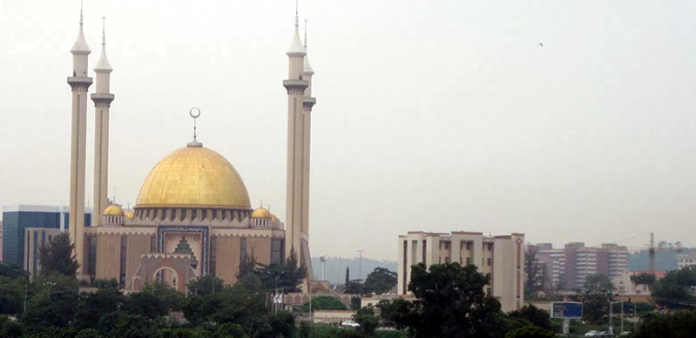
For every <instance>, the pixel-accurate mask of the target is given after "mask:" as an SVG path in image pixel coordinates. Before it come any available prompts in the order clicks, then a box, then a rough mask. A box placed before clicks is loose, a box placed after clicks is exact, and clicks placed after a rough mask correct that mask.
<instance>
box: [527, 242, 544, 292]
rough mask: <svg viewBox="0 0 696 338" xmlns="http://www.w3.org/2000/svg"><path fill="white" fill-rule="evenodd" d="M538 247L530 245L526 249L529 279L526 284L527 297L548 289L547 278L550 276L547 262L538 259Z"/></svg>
mask: <svg viewBox="0 0 696 338" xmlns="http://www.w3.org/2000/svg"><path fill="white" fill-rule="evenodd" d="M537 252H538V248H537V247H536V246H532V245H528V246H527V250H525V251H524V272H525V274H526V275H527V281H526V282H525V284H524V294H525V298H527V297H531V296H532V295H535V294H536V293H537V292H539V291H544V290H546V279H547V278H548V275H547V271H546V264H543V263H541V262H539V260H538V259H537Z"/></svg>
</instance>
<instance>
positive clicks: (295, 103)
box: [283, 0, 313, 279]
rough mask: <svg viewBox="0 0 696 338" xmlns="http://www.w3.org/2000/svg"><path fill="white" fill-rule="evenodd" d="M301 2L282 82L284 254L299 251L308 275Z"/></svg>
mask: <svg viewBox="0 0 696 338" xmlns="http://www.w3.org/2000/svg"><path fill="white" fill-rule="evenodd" d="M298 6H299V5H298V2H297V0H296V2H295V32H294V36H293V40H292V43H291V44H290V48H289V49H288V51H287V53H286V54H287V56H288V59H289V67H288V79H287V80H285V81H283V86H284V87H285V88H286V89H287V93H288V158H287V184H286V187H287V191H286V192H287V195H286V201H287V202H286V222H287V223H286V224H287V228H286V232H285V234H286V235H285V257H290V254H292V253H294V254H296V255H297V259H298V260H299V262H300V264H301V265H304V266H305V267H306V268H307V276H309V277H308V278H310V279H311V278H312V276H313V272H312V261H311V256H310V252H309V242H308V238H309V235H308V234H309V225H308V224H307V221H308V219H309V218H308V217H307V211H309V200H308V199H307V198H306V197H307V196H309V195H308V193H309V171H308V170H309V168H308V167H307V165H306V163H307V162H308V160H309V158H308V156H309V153H307V152H306V149H307V146H306V144H307V140H308V134H307V133H308V130H307V129H306V128H307V123H308V120H307V117H308V115H307V114H306V110H305V109H304V105H305V103H304V102H305V100H306V98H305V95H306V93H307V88H308V87H309V84H310V82H309V81H308V80H307V78H306V77H305V67H304V65H305V62H306V55H307V51H306V50H305V47H304V45H303V44H302V40H301V39H300V18H299V11H298Z"/></svg>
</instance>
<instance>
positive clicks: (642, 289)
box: [611, 271, 666, 296]
mask: <svg viewBox="0 0 696 338" xmlns="http://www.w3.org/2000/svg"><path fill="white" fill-rule="evenodd" d="M643 274H652V275H655V278H656V279H658V280H659V279H661V278H664V277H665V274H666V273H665V272H661V271H654V272H650V271H624V272H622V273H621V274H619V275H618V276H616V277H614V278H612V279H611V282H612V283H613V284H614V287H616V293H618V294H619V295H621V296H650V288H649V287H648V286H647V285H639V284H636V283H633V281H632V280H631V276H640V275H643Z"/></svg>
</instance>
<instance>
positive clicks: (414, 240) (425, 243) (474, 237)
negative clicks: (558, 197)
mask: <svg viewBox="0 0 696 338" xmlns="http://www.w3.org/2000/svg"><path fill="white" fill-rule="evenodd" d="M450 262H458V263H460V264H462V265H466V264H474V265H476V267H478V270H479V272H481V273H484V274H491V277H492V279H491V285H490V287H488V288H487V290H486V292H488V293H489V294H491V295H493V296H494V297H495V298H497V299H498V301H500V303H501V305H502V309H503V311H513V310H516V309H519V308H520V307H522V306H523V305H524V234H518V233H513V234H511V235H507V236H494V237H489V236H483V234H482V233H480V232H452V233H451V234H441V233H427V232H422V231H413V232H409V233H408V234H407V235H405V236H399V260H398V263H399V265H398V274H399V282H398V289H397V290H398V291H397V292H398V293H399V294H401V295H405V294H410V292H409V291H408V283H409V281H410V280H411V266H412V265H416V264H418V263H425V265H427V266H430V265H433V264H442V263H450Z"/></svg>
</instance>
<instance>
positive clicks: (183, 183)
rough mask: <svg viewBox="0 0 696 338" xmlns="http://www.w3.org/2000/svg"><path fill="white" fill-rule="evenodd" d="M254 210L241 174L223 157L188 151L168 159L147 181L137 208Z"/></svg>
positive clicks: (194, 149) (210, 152)
mask: <svg viewBox="0 0 696 338" xmlns="http://www.w3.org/2000/svg"><path fill="white" fill-rule="evenodd" d="M191 207H194V208H220V209H251V204H250V203H249V194H248V193H247V189H246V186H244V181H242V178H241V177H240V176H239V173H238V172H237V170H236V169H234V167H233V166H232V164H231V163H230V162H229V161H227V159H225V158H224V157H223V156H222V155H220V154H218V153H216V152H215V151H213V150H211V149H208V148H204V147H190V146H189V147H184V148H180V149H177V150H175V151H174V152H172V153H171V154H169V155H167V157H165V158H164V159H162V160H161V161H160V162H159V163H157V165H156V166H155V167H154V168H152V171H150V174H149V175H148V176H147V178H146V179H145V183H143V186H142V188H140V194H139V195H138V200H137V202H136V208H191Z"/></svg>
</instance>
